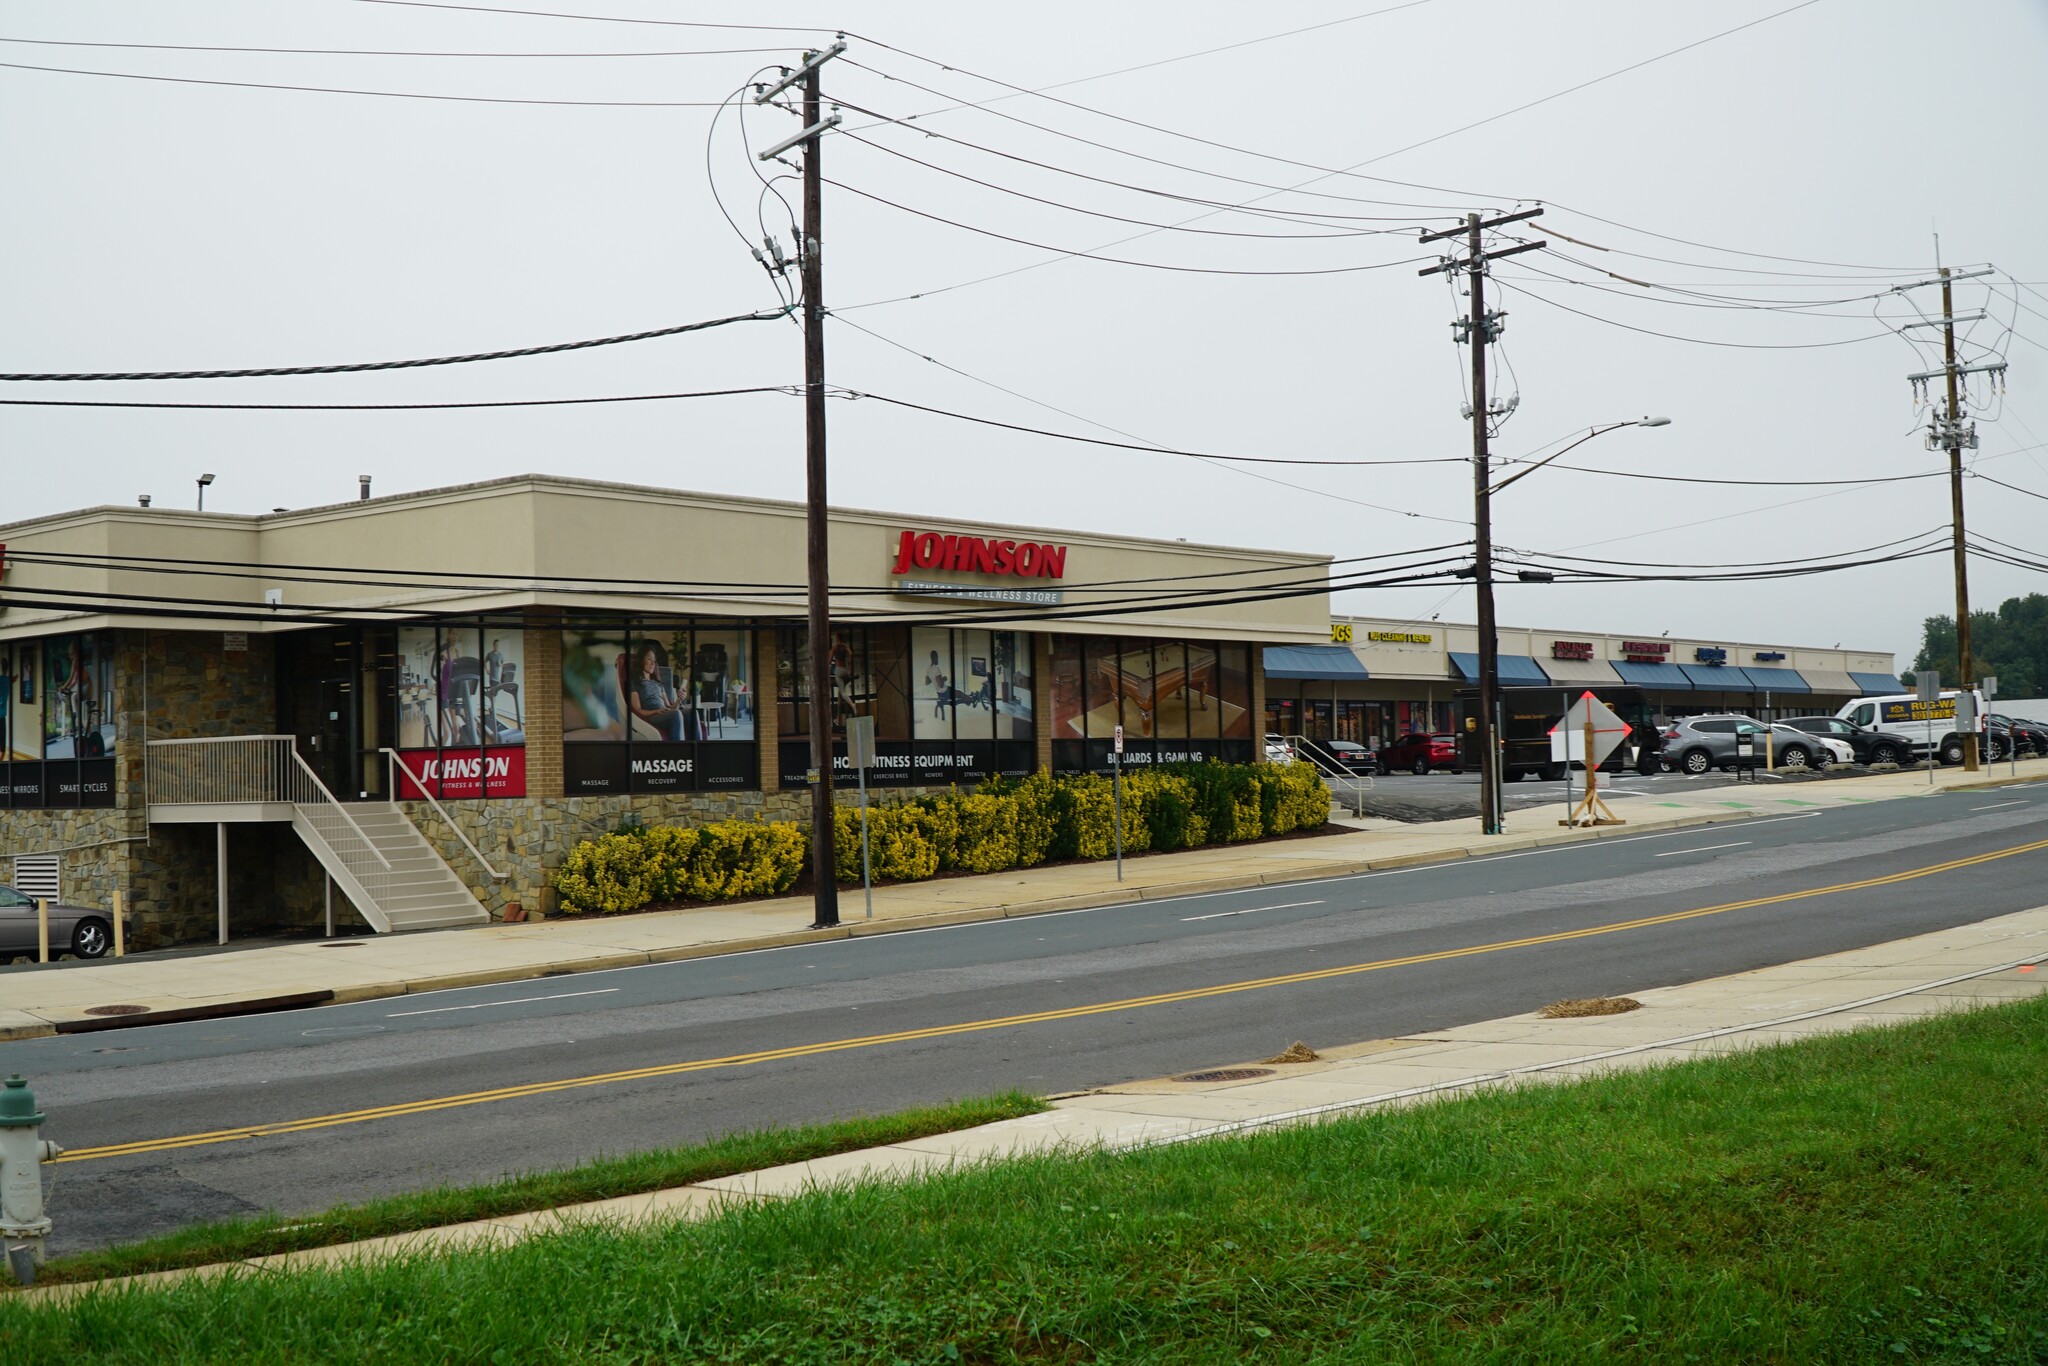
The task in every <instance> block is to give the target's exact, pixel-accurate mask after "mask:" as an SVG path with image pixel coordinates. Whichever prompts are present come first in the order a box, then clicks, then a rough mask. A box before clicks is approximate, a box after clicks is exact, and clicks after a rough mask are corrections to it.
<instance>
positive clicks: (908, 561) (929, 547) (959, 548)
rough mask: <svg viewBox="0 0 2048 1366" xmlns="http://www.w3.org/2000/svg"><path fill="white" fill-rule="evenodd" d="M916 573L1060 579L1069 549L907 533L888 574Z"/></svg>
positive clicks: (973, 537) (919, 532) (933, 534)
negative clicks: (930, 571)
mask: <svg viewBox="0 0 2048 1366" xmlns="http://www.w3.org/2000/svg"><path fill="white" fill-rule="evenodd" d="M913 569H957V570H959V571H961V572H963V573H967V574H1012V575H1015V576H1016V577H1017V578H1020V579H1057V578H1063V577H1065V575H1066V572H1067V548H1066V547H1065V546H1063V545H1043V544H1040V543H1039V542H1037V541H989V540H984V539H982V538H981V537H979V536H951V535H947V536H942V535H940V534H939V533H938V532H936V531H906V532H904V533H903V534H902V535H901V537H899V538H898V540H897V542H896V563H895V565H894V566H893V567H891V569H890V570H889V572H890V573H891V574H907V573H909V572H910V571H911V570H913Z"/></svg>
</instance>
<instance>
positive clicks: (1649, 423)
mask: <svg viewBox="0 0 2048 1366" xmlns="http://www.w3.org/2000/svg"><path fill="white" fill-rule="evenodd" d="M1670 425H1671V419H1670V418H1668V417H1643V418H1637V419H1636V420H1635V421H1633V422H1609V423H1606V424H1604V425H1601V426H1598V427H1594V428H1592V429H1591V430H1589V431H1588V432H1587V433H1586V434H1585V435H1584V436H1582V437H1580V438H1579V439H1578V440H1577V441H1574V442H1572V443H1571V444H1570V445H1567V446H1564V447H1562V448H1560V449H1558V450H1555V451H1552V452H1551V453H1550V454H1549V455H1546V456H1544V457H1543V458H1542V459H1541V460H1538V461H1537V462H1536V463H1535V464H1533V465H1531V466H1529V467H1528V468H1527V469H1522V470H1517V471H1515V472H1514V473H1513V474H1511V475H1509V476H1508V477H1507V478H1505V479H1503V480H1501V481H1500V482H1499V483H1497V484H1493V485H1488V484H1487V483H1485V482H1484V481H1483V480H1482V481H1480V483H1479V495H1478V497H1477V498H1475V499H1474V500H1473V522H1474V526H1473V533H1474V534H1473V537H1472V541H1473V549H1474V555H1473V565H1472V579H1473V584H1474V586H1475V587H1476V588H1477V590H1478V594H1479V613H1478V615H1479V716H1478V725H1477V726H1475V727H1474V740H1475V745H1474V747H1475V748H1476V749H1477V750H1478V751H1479V829H1480V832H1481V833H1482V834H1487V835H1498V834H1500V833H1501V787H1500V745H1499V742H1498V740H1497V739H1496V738H1495V726H1494V721H1495V717H1496V716H1497V714H1498V713H1499V711H1500V640H1499V638H1498V636H1497V635H1496V633H1495V631H1494V628H1493V501H1492V500H1493V495H1494V494H1496V493H1499V492H1500V491H1501V490H1502V489H1504V488H1506V487H1507V486H1508V485H1510V484H1512V483H1514V482H1515V481H1516V480H1517V479H1520V478H1522V477H1523V476H1524V475H1528V474H1534V473H1535V472H1536V471H1537V470H1540V469H1542V468H1543V467H1544V466H1545V465H1548V464H1549V463H1550V462H1551V461H1553V460H1555V459H1557V457H1558V456H1560V455H1563V454H1564V453H1565V452H1566V451H1569V450H1571V449H1572V447H1573V446H1581V445H1584V444H1585V443H1586V442H1588V441H1591V440H1592V439H1593V438H1594V437H1596V436H1604V435H1605V434H1606V433H1608V432H1612V431H1618V430H1620V429H1621V428H1623V427H1668V426H1670ZM1516 577H1517V578H1520V579H1521V580H1522V581H1523V582H1525V583H1541V582H1548V581H1549V577H1550V576H1548V575H1544V576H1542V577H1540V578H1538V577H1535V576H1533V575H1532V574H1531V573H1530V572H1528V571H1518V573H1517V575H1516Z"/></svg>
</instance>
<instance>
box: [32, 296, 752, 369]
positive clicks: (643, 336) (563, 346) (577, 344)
mask: <svg viewBox="0 0 2048 1366" xmlns="http://www.w3.org/2000/svg"><path fill="white" fill-rule="evenodd" d="M789 311H790V310H789V309H788V308H786V307H785V308H778V309H774V310H771V311H768V312H757V313H739V314H735V315H733V316H732V317H729V318H711V319H707V320H706V321H703V322H694V323H679V324H677V325H676V326H674V327H657V328H655V329H653V330H652V331H648V332H626V333H622V334H620V335H618V336H613V337H593V338H591V339H590V340H588V341H573V342H555V343H552V344H550V345H547V346H525V347H521V348H519V349H518V350H515V351H478V352H474V353H472V354H469V355H464V356H430V357H427V358H425V359H422V360H379V361H360V362H356V363H353V364H349V365H293V366H278V367H271V368H267V369H255V370H157V371H116V372H106V373H62V374H13V375H9V374H0V380H31V381H56V380H131V379H132V380H144V379H257V378H267V377H272V376H277V375H339V374H353V373H357V372H361V371H366V370H412V369H417V368H419V367H421V366H426V365H467V364H468V363H470V362H471V361H483V360H513V359H517V358H519V357H522V356H547V355H553V354H555V353H556V352H560V351H586V350H589V349H590V348H591V347H594V346H619V345H622V344H624V343H626V342H639V341H651V340H653V339H654V338H656V337H676V336H681V335H682V334H683V333H685V332H702V331H704V330H706V329H707V328H713V327H724V326H725V325H726V324H727V323H747V322H773V321H774V320H776V319H778V318H782V317H785V316H787V315H788V313H789Z"/></svg>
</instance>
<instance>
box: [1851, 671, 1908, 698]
mask: <svg viewBox="0 0 2048 1366" xmlns="http://www.w3.org/2000/svg"><path fill="white" fill-rule="evenodd" d="M1849 677H1850V678H1852V679H1854V680H1855V683H1856V686H1857V687H1859V688H1861V689H1863V691H1864V692H1865V693H1868V694H1870V695H1871V696H1876V695H1877V694H1879V693H1891V692H1911V691H1912V689H1911V688H1909V687H1907V686H1906V685H1905V684H1903V683H1901V682H1899V680H1898V679H1897V678H1895V677H1894V676H1892V675H1891V674H1866V673H1858V672H1857V671H1856V670H1854V669H1851V670H1849Z"/></svg>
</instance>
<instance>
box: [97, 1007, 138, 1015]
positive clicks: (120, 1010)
mask: <svg viewBox="0 0 2048 1366" xmlns="http://www.w3.org/2000/svg"><path fill="white" fill-rule="evenodd" d="M85 1013H86V1014H88V1015H146V1014H148V1013H149V1007H148V1006H87V1007H86V1009H85Z"/></svg>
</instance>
